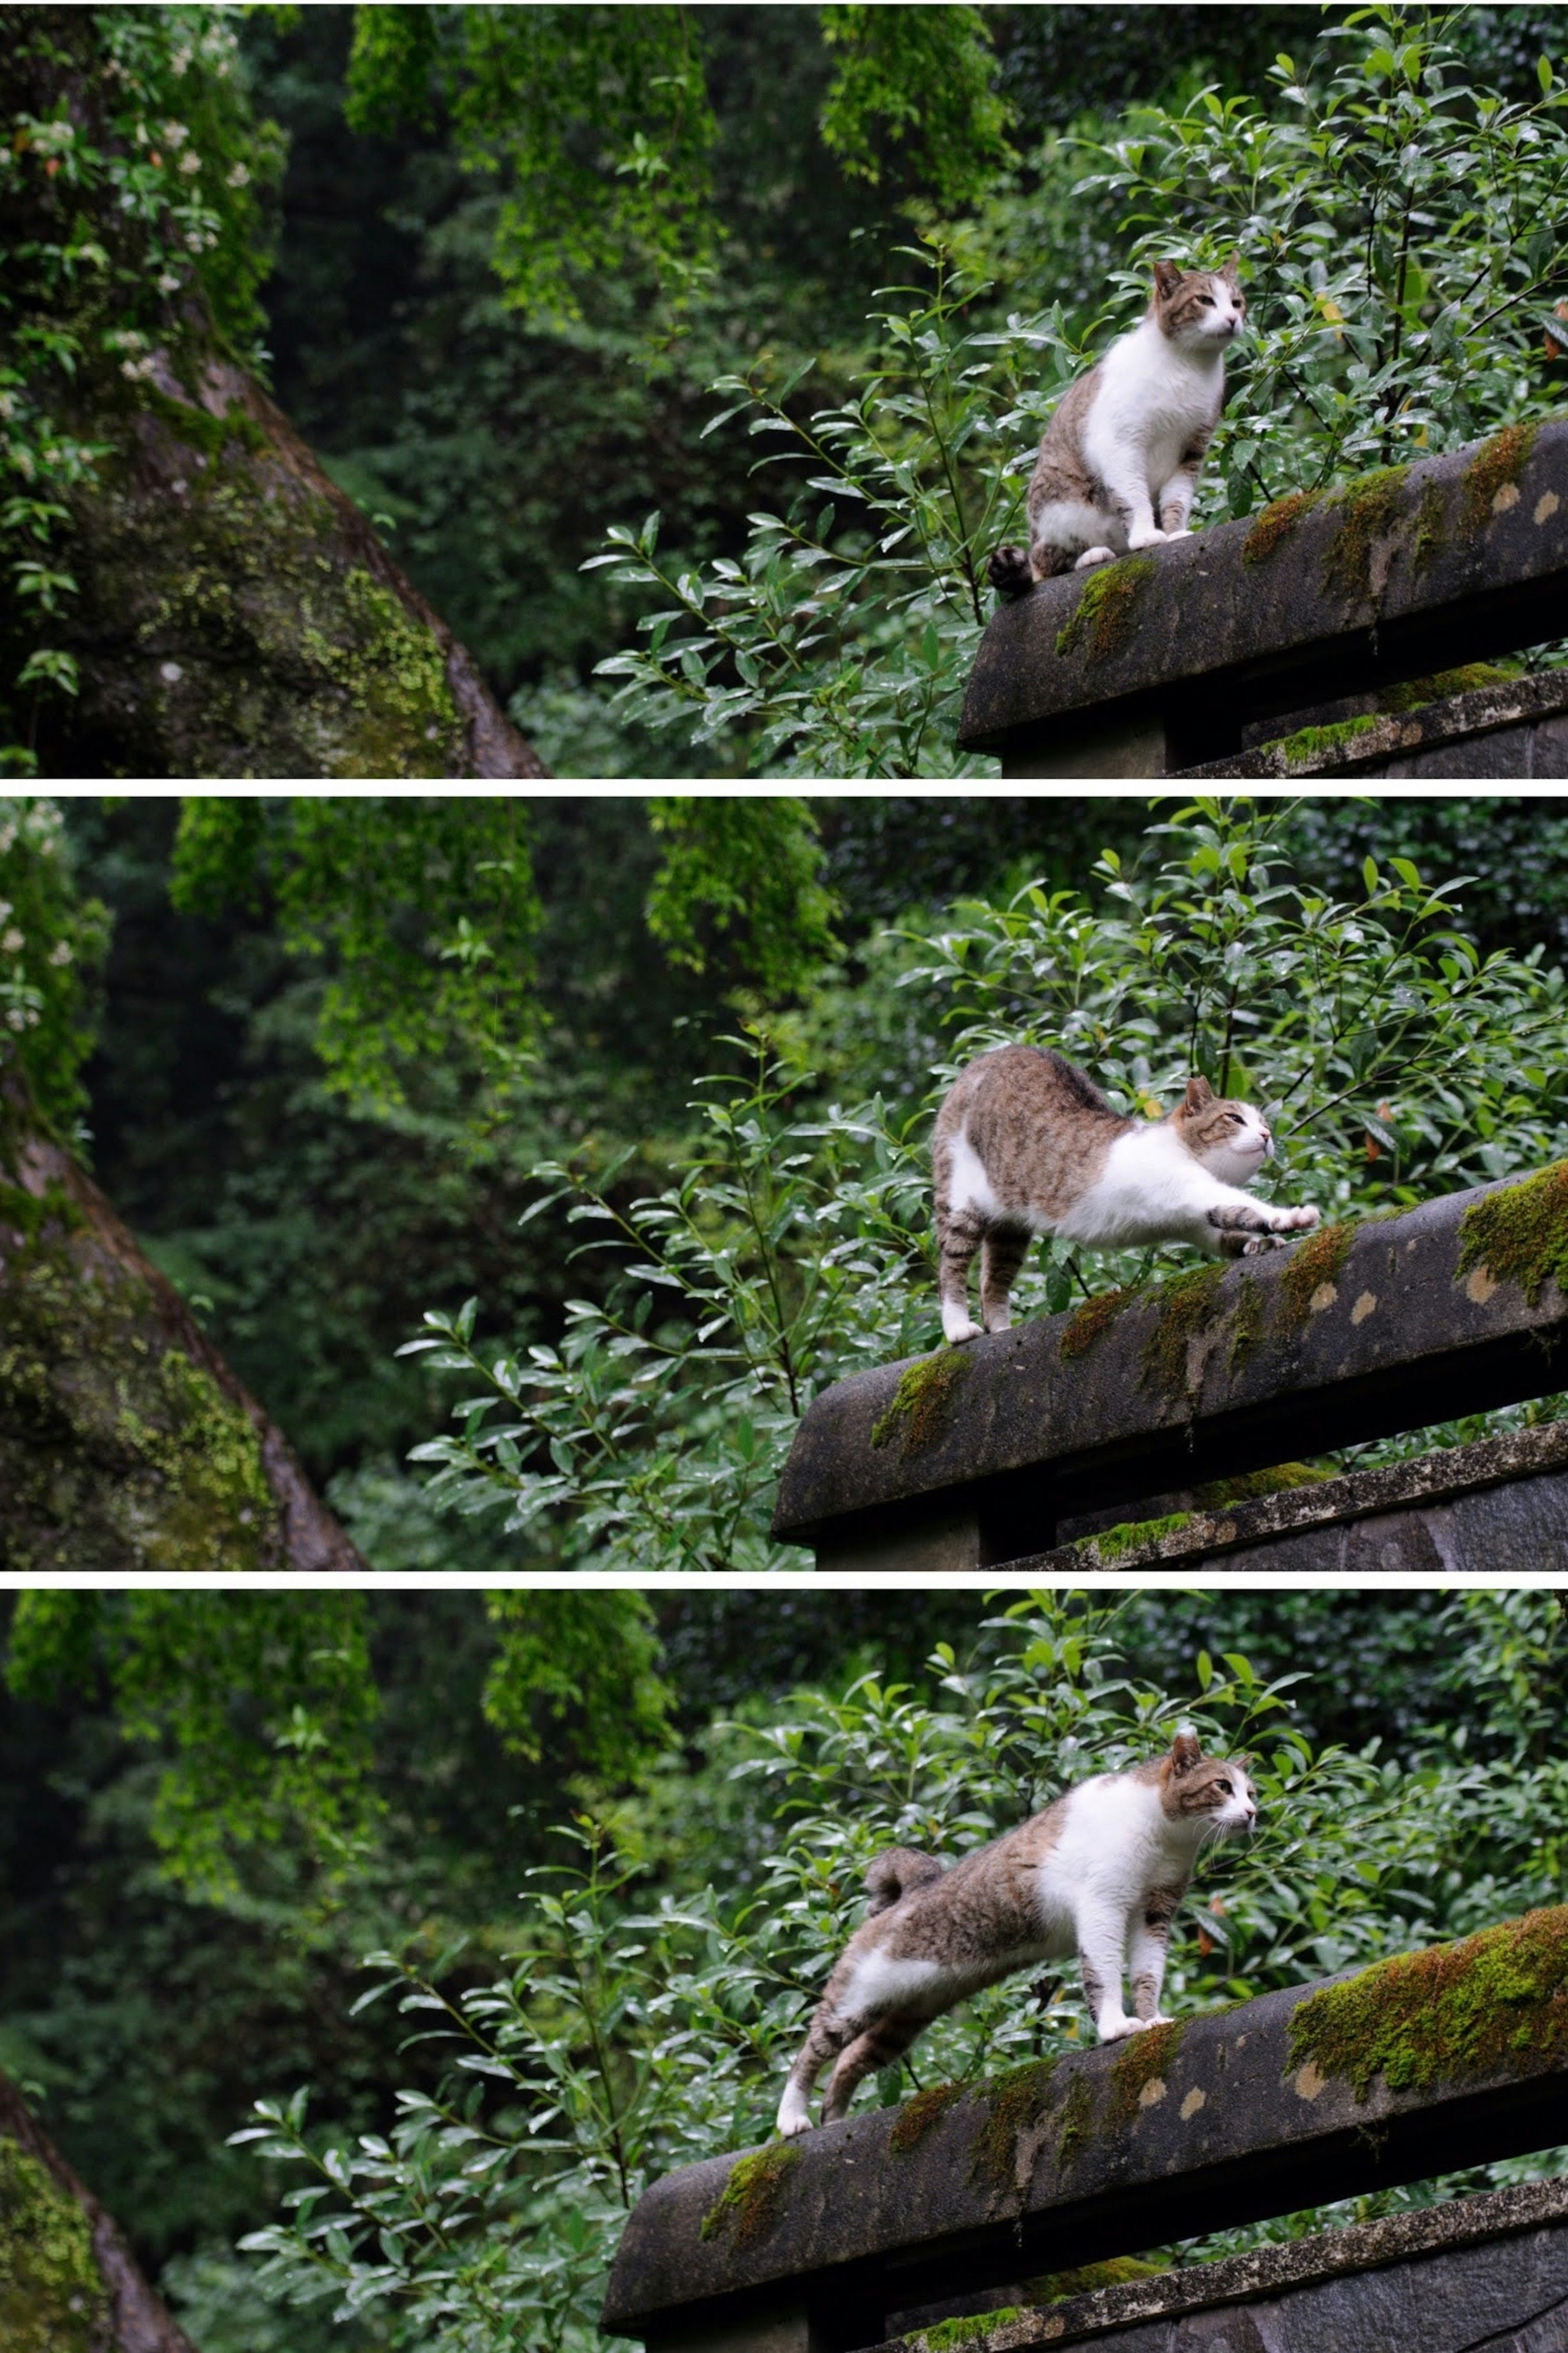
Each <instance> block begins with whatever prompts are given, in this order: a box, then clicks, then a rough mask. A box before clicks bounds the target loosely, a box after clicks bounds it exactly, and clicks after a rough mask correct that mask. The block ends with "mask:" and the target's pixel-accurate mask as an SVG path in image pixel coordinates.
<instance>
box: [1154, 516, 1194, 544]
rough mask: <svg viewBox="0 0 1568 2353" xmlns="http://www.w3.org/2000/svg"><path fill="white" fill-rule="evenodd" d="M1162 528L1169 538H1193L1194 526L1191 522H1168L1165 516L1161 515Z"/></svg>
mask: <svg viewBox="0 0 1568 2353" xmlns="http://www.w3.org/2000/svg"><path fill="white" fill-rule="evenodd" d="M1160 529H1161V530H1162V531H1163V532H1164V533H1165V536H1166V538H1167V539H1191V538H1192V524H1191V523H1186V522H1166V520H1165V518H1164V516H1163V515H1161V516H1160Z"/></svg>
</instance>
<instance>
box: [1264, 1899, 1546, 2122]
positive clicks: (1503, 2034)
mask: <svg viewBox="0 0 1568 2353" xmlns="http://www.w3.org/2000/svg"><path fill="white" fill-rule="evenodd" d="M1565 2046H1568V1905H1553V1906H1552V1908H1551V1909H1549V1910H1544V1911H1540V1912H1528V1913H1526V1915H1525V1916H1524V1917H1523V1919H1522V1920H1507V1921H1504V1922H1503V1923H1502V1925H1501V1926H1499V1927H1496V1928H1484V1929H1482V1930H1481V1932H1480V1934H1479V1935H1478V1936H1467V1937H1466V1938H1465V1940H1464V1942H1463V1943H1462V1944H1457V1945H1435V1946H1434V1947H1432V1948H1431V1950H1430V1951H1428V1952H1425V1953H1411V1954H1407V1955H1404V1956H1403V1957H1400V1958H1399V1959H1397V1960H1393V1961H1380V1962H1379V1963H1378V1964H1377V1966H1376V1967H1375V1968H1370V1969H1363V1970H1362V1971H1361V1974H1360V1976H1359V1977H1354V1978H1351V1979H1350V1980H1349V1981H1348V1983H1346V1984H1344V1985H1330V1986H1323V1987H1320V1988H1319V1990H1318V1992H1316V1993H1315V1994H1312V1995H1310V1996H1309V1997H1308V2000H1306V2001H1304V2002H1302V2003H1301V2004H1300V2005H1299V2007H1298V2009H1297V2010H1295V2012H1294V2013H1293V2015H1292V2017H1291V2021H1290V2063H1291V2065H1292V2067H1293V2068H1295V2067H1300V2066H1304V2065H1307V2064H1308V2063H1310V2064H1311V2065H1312V2066H1314V2067H1315V2068H1316V2069H1317V2070H1318V2073H1319V2074H1320V2075H1325V2076H1329V2075H1333V2076H1339V2077H1340V2078H1341V2079H1342V2080H1343V2081H1344V2082H1346V2083H1348V2084H1350V2085H1351V2090H1352V2091H1353V2092H1354V2093H1355V2095H1356V2098H1357V2099H1358V2100H1365V2099H1366V2097H1367V2095H1368V2094H1369V2093H1370V2091H1371V2089H1372V2084H1373V2083H1374V2081H1375V2080H1376V2078H1377V2077H1378V2076H1379V2075H1381V2076H1382V2077H1383V2082H1384V2083H1385V2084H1387V2085H1388V2087H1389V2089H1390V2090H1391V2091H1406V2090H1417V2091H1425V2090H1426V2089H1428V2088H1429V2087H1430V2086H1431V2085H1433V2084H1454V2083H1462V2082H1463V2081H1464V2080H1465V2079H1466V2078H1467V2077H1469V2076H1477V2075H1490V2074H1495V2073H1498V2071H1499V2069H1502V2068H1505V2067H1517V2068H1519V2069H1520V2070H1521V2071H1523V2070H1525V2069H1527V2068H1528V2067H1529V2066H1530V2064H1531V2061H1532V2060H1541V2059H1545V2058H1548V2057H1550V2056H1551V2055H1552V2054H1553V2053H1555V2052H1559V2051H1561V2050H1563V2048H1564V2047H1565Z"/></svg>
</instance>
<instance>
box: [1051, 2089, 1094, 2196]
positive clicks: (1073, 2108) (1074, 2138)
mask: <svg viewBox="0 0 1568 2353" xmlns="http://www.w3.org/2000/svg"><path fill="white" fill-rule="evenodd" d="M1094 2129H1095V2095H1094V2093H1093V2091H1092V2090H1091V2088H1090V2085H1089V2079H1088V2077H1087V2076H1086V2074H1084V2073H1082V2072H1081V2071H1080V2072H1079V2073H1076V2074H1075V2076H1074V2077H1073V2080H1072V2082H1071V2083H1070V2084H1068V2086H1067V2096H1066V2098H1065V2100H1064V2101H1063V2103H1062V2115H1061V2119H1060V2122H1059V2125H1058V2127H1057V2132H1056V2171H1057V2173H1058V2174H1064V2173H1070V2172H1071V2171H1072V2168H1073V2167H1074V2166H1075V2164H1076V2163H1077V2160H1078V2152H1079V2150H1080V2149H1082V2148H1084V2147H1086V2145H1087V2143H1088V2142H1089V2140H1090V2139H1091V2137H1093V2134H1094Z"/></svg>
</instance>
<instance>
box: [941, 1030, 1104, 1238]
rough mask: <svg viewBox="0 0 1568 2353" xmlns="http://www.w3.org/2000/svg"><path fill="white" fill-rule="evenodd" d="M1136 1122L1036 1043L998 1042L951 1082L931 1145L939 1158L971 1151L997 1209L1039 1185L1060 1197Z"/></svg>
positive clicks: (1036, 1191)
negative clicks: (1123, 1115) (1008, 1044)
mask: <svg viewBox="0 0 1568 2353" xmlns="http://www.w3.org/2000/svg"><path fill="white" fill-rule="evenodd" d="M1133 1124H1134V1123H1133V1122H1132V1121H1131V1120H1128V1119H1124V1118H1122V1116H1121V1114H1120V1113H1118V1112H1116V1111H1114V1110H1113V1109H1112V1107H1111V1105H1110V1104H1109V1103H1107V1101H1106V1099H1105V1097H1104V1095H1103V1094H1101V1092H1100V1091H1099V1089H1098V1087H1097V1086H1096V1084H1095V1082H1094V1081H1093V1080H1092V1079H1091V1078H1090V1077H1089V1076H1088V1075H1087V1073H1086V1071H1080V1070H1079V1069H1078V1068H1077V1067H1076V1065H1075V1064H1074V1063H1072V1062H1069V1061H1068V1060H1066V1058H1065V1056H1064V1055H1061V1054H1057V1053H1054V1052H1053V1051H1052V1050H1051V1049H1050V1048H1049V1047H1040V1046H996V1047H993V1048H992V1049H991V1052H990V1053H988V1054H981V1055H980V1056H978V1057H977V1059H976V1060H974V1061H972V1062H971V1063H970V1064H969V1067H968V1069H967V1070H964V1071H960V1072H959V1076H958V1078H957V1079H956V1080H955V1081H954V1082H953V1085H952V1087H951V1089H950V1090H949V1092H948V1096H947V1099H946V1101H945V1102H944V1103H943V1104H942V1107H941V1110H940V1111H939V1112H938V1114H937V1127H936V1133H935V1136H934V1138H933V1144H934V1147H935V1154H936V1158H937V1161H938V1176H940V1175H941V1173H942V1163H943V1161H944V1159H945V1158H948V1159H950V1158H952V1157H953V1156H954V1155H958V1156H959V1157H962V1156H964V1155H970V1154H972V1155H973V1156H974V1158H975V1159H976V1160H977V1161H978V1162H979V1164H980V1167H981V1169H983V1171H984V1174H985V1177H986V1181H987V1184H988V1185H989V1187H990V1188H991V1192H992V1193H993V1194H994V1195H995V1197H996V1198H997V1200H998V1202H999V1203H1000V1205H1001V1207H1002V1208H1020V1207H1022V1205H1024V1204H1025V1203H1027V1202H1030V1201H1032V1200H1034V1199H1036V1198H1038V1197H1039V1196H1040V1195H1041V1192H1042V1189H1043V1187H1046V1188H1048V1189H1049V1190H1050V1192H1051V1194H1052V1196H1053V1200H1052V1202H1051V1204H1050V1206H1051V1207H1052V1208H1055V1207H1057V1206H1059V1203H1058V1201H1057V1200H1056V1198H1055V1197H1056V1196H1060V1197H1061V1198H1069V1197H1071V1196H1072V1195H1073V1194H1075V1192H1076V1191H1077V1190H1079V1189H1081V1188H1082V1187H1084V1186H1086V1185H1088V1184H1090V1183H1092V1182H1093V1180H1094V1177H1095V1175H1096V1174H1097V1171H1098V1169H1099V1168H1100V1167H1102V1166H1104V1162H1105V1158H1106V1155H1107V1153H1108V1151H1109V1149H1110V1146H1111V1145H1112V1144H1114V1143H1115V1141H1116V1139H1117V1137H1118V1135H1121V1134H1125V1133H1126V1132H1127V1130H1128V1128H1129V1127H1131V1126H1132V1125H1133Z"/></svg>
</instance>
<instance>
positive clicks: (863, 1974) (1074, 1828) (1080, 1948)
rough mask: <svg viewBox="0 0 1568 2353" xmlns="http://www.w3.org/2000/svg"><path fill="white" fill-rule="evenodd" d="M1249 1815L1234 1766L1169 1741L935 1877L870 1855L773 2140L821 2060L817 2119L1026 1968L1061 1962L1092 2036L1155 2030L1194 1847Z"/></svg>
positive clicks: (795, 2127)
mask: <svg viewBox="0 0 1568 2353" xmlns="http://www.w3.org/2000/svg"><path fill="white" fill-rule="evenodd" d="M1256 1820H1257V1801H1256V1799H1255V1797H1254V1795H1253V1788H1252V1783H1251V1782H1250V1781H1249V1780H1248V1778H1247V1777H1246V1774H1245V1772H1244V1771H1243V1770H1242V1767H1241V1766H1240V1765H1239V1764H1236V1763H1234V1762H1232V1761H1230V1760H1228V1759H1226V1758H1224V1757H1205V1756H1204V1755H1203V1753H1202V1749H1201V1748H1200V1747H1199V1746H1198V1743H1197V1741H1196V1740H1195V1739H1194V1738H1193V1737H1192V1734H1191V1733H1178V1734H1177V1736H1176V1738H1175V1739H1174V1740H1173V1741H1172V1742H1171V1750H1170V1754H1169V1755H1168V1756H1165V1757H1155V1758H1154V1759H1152V1761H1151V1762H1150V1763H1149V1764H1147V1765H1139V1766H1136V1767H1134V1768H1133V1769H1132V1770H1131V1771H1130V1772H1126V1773H1101V1774H1098V1775H1097V1776H1096V1778H1095V1779H1094V1780H1092V1781H1083V1782H1080V1783H1079V1785H1078V1787H1077V1788H1075V1789H1069V1790H1068V1791H1067V1793H1066V1795H1065V1797H1061V1798H1058V1799H1057V1800H1056V1802H1055V1804H1054V1806H1048V1807H1047V1808H1046V1810H1045V1811H1044V1813H1043V1814H1036V1815H1035V1816H1034V1817H1033V1820H1031V1821H1027V1822H1022V1823H1021V1824H1020V1825H1019V1827H1018V1828H1017V1829H1016V1830H1012V1831H1007V1832H1006V1834H1005V1835H1004V1836H1003V1837H1001V1838H999V1839H996V1840H994V1841H992V1843H991V1845H990V1846H984V1847H980V1849H979V1850H978V1851H977V1852H975V1853H973V1854H967V1855H965V1857H964V1858H963V1860H962V1862H956V1863H955V1864H954V1865H953V1867H952V1869H951V1870H950V1871H944V1870H943V1868H942V1865H941V1864H940V1863H939V1862H938V1861H937V1860H936V1858H935V1856H933V1855H928V1854H916V1853H915V1852H912V1850H911V1849H909V1848H907V1847H894V1848H892V1849H891V1850H890V1851H889V1852H887V1853H885V1854H879V1855H878V1856H877V1857H876V1859H875V1861H874V1862H873V1864H872V1866H871V1868H870V1870H869V1871H868V1872H867V1873H866V1875H865V1883H866V1887H867V1889H868V1890H869V1892H870V1895H871V1902H870V1905H868V1907H867V1917H866V1919H865V1921H864V1923H863V1926H861V1927H859V1928H857V1929H856V1931H855V1933H854V1935H853V1936H852V1937H851V1938H850V1940H849V1943H848V1944H847V1945H846V1946H845V1947H844V1950H843V1952H842V1955H841V1956H840V1957H839V1959H838V1961H837V1963H836V1964H835V1966H834V1968H833V1971H832V1976H831V1977H830V1978H829V1979H828V1985H827V1991H826V1992H825V1993H824V1994H823V1996H822V1999H821V2002H820V2003H819V2005H818V2008H817V2014H816V2016H815V2017H814V2018H813V2019H812V2021H811V2028H810V2033H809V2034H808V2035H807V2037H806V2041H805V2044H804V2046H803V2048H802V2049H801V2052H800V2057H799V2058H798V2059H797V2060H796V2062H795V2064H794V2066H793V2067H792V2068H791V2069H790V2071H789V2082H788V2084H786V2085H785V2087H784V2097H783V2100H782V2101H781V2103H780V2105H779V2131H780V2132H781V2133H785V2134H793V2133H803V2132H809V2131H810V2125H811V2118H810V2110H809V2108H808V2106H807V2102H808V2100H809V2099H810V2092H811V2086H812V2084H814V2083H815V2082H816V2080H817V2077H818V2076H819V2075H820V2074H821V2071H822V2069H823V2067H824V2066H825V2065H826V2064H827V2063H828V2061H829V2060H830V2059H832V2060H834V2061H836V2064H835V2066H834V2068H833V2072H832V2077H831V2079H830V2081H829V2084H828V2089H827V2094H826V2097H825V2098H824V2099H823V2102H822V2122H823V2123H824V2124H829V2123H831V2122H832V2119H833V2118H834V2117H835V2116H842V2115H843V2113H844V2110H845V2109H846V2108H847V2107H848V2105H849V2103H850V2098H851V2095H852V2094H853V2091H854V2088H855V2085H856V2084H858V2083H859V2082H860V2080H861V2078H862V2077H863V2075H867V2074H870V2073H872V2071H873V2070H874V2069H876V2068H881V2067H887V2066H891V2065H892V2063H893V2062H894V2061H895V2059H897V2058H899V2057H901V2056H902V2054H903V2053H904V2052H906V2051H907V2050H908V2048H909V2045H910V2044H911V2043H912V2042H914V2040H915V2038H916V2035H917V2034H918V2033H919V2032H920V2031H921V2030H922V2029H923V2028H924V2027H927V2026H928V2025H929V2024H930V2022H931V2021H932V2020H933V2019H934V2018H937V2017H939V2016H940V2014H941V2012H942V2011H943V2010H951V2008H952V2007H953V2005H954V2003H955V2002H959V2001H961V2000H963V1999H964V1998H965V1996H966V1995H968V1994H971V1993H978V1992H979V1990H980V1988H981V1987H982V1986H988V1985H994V1984H995V1983H996V1982H997V1979H998V1978H1004V1977H1009V1976H1011V1975H1012V1971H1013V1970H1014V1969H1022V1968H1030V1967H1032V1966H1033V1964H1035V1963H1036V1962H1040V1961H1054V1960H1062V1959H1065V1958H1066V1957H1069V1956H1070V1955H1072V1954H1073V1953H1076V1955H1077V1957H1078V1967H1079V1969H1080V1971H1081V1972H1082V1975H1083V1980H1084V1995H1085V1999H1086V2001H1087V2002H1088V2005H1089V2008H1090V2010H1092V2012H1093V2013H1094V2021H1095V2027H1096V2030H1097V2033H1098V2035H1099V2038H1100V2041H1101V2042H1116V2041H1118V2039H1119V2038H1120V2037H1121V2036H1123V2035H1127V2034H1136V2033H1137V2032H1138V2031H1139V2029H1140V2028H1141V2027H1145V2026H1159V2025H1162V2024H1164V2022H1165V2021H1164V2020H1163V2019H1162V2018H1161V2016H1160V1987H1161V1986H1162V1985H1163V1983H1164V1981H1165V1942H1166V1938H1167V1937H1168V1936H1169V1935H1170V1933H1171V1918H1172V1915H1174V1913H1175V1910H1176V1907H1177V1905H1179V1904H1180V1903H1181V1898H1182V1896H1183V1895H1184V1894H1185V1893H1186V1889H1187V1882H1188V1879H1189V1877H1190V1876H1191V1874H1192V1864H1193V1862H1194V1861H1195V1859H1196V1856H1197V1852H1198V1849H1199V1848H1200V1846H1202V1843H1203V1841H1204V1840H1205V1839H1209V1838H1228V1837H1230V1836H1232V1835H1233V1834H1234V1833H1235V1832H1236V1831H1250V1830H1251V1829H1252V1827H1253V1825H1254V1823H1255V1821H1256ZM1124 1969H1125V1970H1126V1971H1127V1972H1128V1974H1130V1977H1131V1980H1132V2007H1133V2014H1132V2016H1131V2017H1130V2018H1129V2017H1128V2014H1127V2012H1126V2011H1125V2010H1123V2009H1122V2006H1121V1988H1122V1976H1123V1972H1124Z"/></svg>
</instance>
